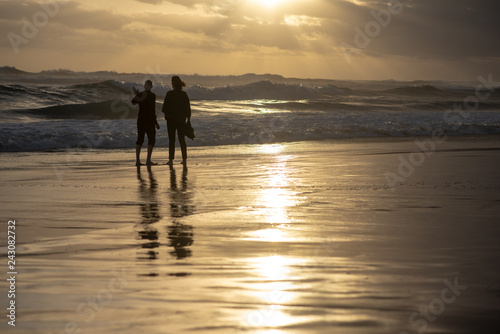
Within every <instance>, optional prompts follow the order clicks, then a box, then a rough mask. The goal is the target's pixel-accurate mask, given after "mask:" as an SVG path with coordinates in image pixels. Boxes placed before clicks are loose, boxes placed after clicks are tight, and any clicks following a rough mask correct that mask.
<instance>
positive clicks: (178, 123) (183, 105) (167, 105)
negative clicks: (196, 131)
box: [162, 75, 191, 166]
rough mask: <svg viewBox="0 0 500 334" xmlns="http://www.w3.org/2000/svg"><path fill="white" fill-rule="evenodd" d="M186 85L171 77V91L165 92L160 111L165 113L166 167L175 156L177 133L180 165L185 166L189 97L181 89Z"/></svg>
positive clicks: (189, 108) (189, 117)
mask: <svg viewBox="0 0 500 334" xmlns="http://www.w3.org/2000/svg"><path fill="white" fill-rule="evenodd" d="M184 87H186V84H185V83H184V82H183V81H182V80H181V78H179V77H178V76H176V75H175V76H173V77H172V88H173V89H172V90H170V91H168V92H167V95H166V96H165V101H164V103H163V108H162V111H163V113H165V119H166V121H167V130H168V148H169V150H168V162H167V164H168V165H172V164H173V160H174V156H175V132H176V131H177V134H178V137H179V143H180V144H181V152H182V164H183V165H184V166H186V159H187V147H186V138H185V133H184V130H185V128H186V121H189V120H190V119H191V105H190V103H189V97H188V95H187V94H186V92H184V91H183V90H182V89H183V88H184Z"/></svg>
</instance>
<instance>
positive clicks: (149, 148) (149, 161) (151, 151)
mask: <svg viewBox="0 0 500 334" xmlns="http://www.w3.org/2000/svg"><path fill="white" fill-rule="evenodd" d="M153 148H154V146H153V145H148V159H147V160H146V165H157V163H154V162H152V161H151V155H152V154H153Z"/></svg>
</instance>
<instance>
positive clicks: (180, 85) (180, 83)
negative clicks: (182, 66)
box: [172, 75, 186, 90]
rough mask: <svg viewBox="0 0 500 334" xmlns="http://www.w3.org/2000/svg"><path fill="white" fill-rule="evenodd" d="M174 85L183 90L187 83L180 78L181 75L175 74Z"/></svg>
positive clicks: (175, 87)
mask: <svg viewBox="0 0 500 334" xmlns="http://www.w3.org/2000/svg"><path fill="white" fill-rule="evenodd" d="M172 87H173V88H174V89H177V90H182V88H183V87H186V84H185V83H184V81H182V80H181V78H179V76H177V75H174V76H173V77H172Z"/></svg>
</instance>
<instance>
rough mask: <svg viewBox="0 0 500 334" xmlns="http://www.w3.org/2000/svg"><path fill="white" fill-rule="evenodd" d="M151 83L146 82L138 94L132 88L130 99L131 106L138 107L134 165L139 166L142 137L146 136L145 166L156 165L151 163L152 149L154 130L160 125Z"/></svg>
mask: <svg viewBox="0 0 500 334" xmlns="http://www.w3.org/2000/svg"><path fill="white" fill-rule="evenodd" d="M152 88H153V82H152V81H151V80H146V82H145V83H144V91H142V92H139V90H138V89H137V88H135V87H133V88H132V90H133V91H134V94H135V97H134V98H133V99H132V104H134V105H136V104H138V105H139V114H138V115H137V142H136V145H135V165H136V166H141V165H142V163H141V159H140V156H141V148H142V144H143V143H144V135H146V134H147V135H148V156H147V159H146V165H148V166H151V165H157V164H156V163H154V162H152V161H151V155H152V154H153V148H154V146H155V143H156V129H160V125H159V124H158V121H157V120H156V94H155V93H153V92H151V89H152Z"/></svg>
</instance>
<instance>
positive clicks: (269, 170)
mask: <svg viewBox="0 0 500 334" xmlns="http://www.w3.org/2000/svg"><path fill="white" fill-rule="evenodd" d="M425 140H426V139H425V138H422V139H418V141H419V142H420V145H417V143H416V142H415V139H408V138H407V139H401V140H337V141H318V142H301V143H289V144H273V145H247V146H221V147H193V148H189V152H188V153H189V155H190V157H189V169H188V170H187V171H185V170H183V168H182V166H181V165H175V166H174V167H173V169H170V168H169V167H168V166H165V165H161V166H154V167H152V168H147V167H141V168H140V169H139V170H138V169H136V168H135V167H134V166H133V159H134V152H133V150H132V149H130V150H111V151H108V150H98V151H87V152H44V153H3V154H0V171H1V173H0V182H1V190H0V201H1V208H2V209H1V210H2V215H1V219H2V224H1V226H2V227H1V230H0V246H1V248H0V250H1V252H0V254H1V257H2V258H3V259H2V261H0V264H1V265H0V272H2V277H3V279H2V280H1V283H0V303H1V309H2V311H1V312H2V317H1V319H2V320H1V323H0V330H1V332H2V333H57V334H60V333H96V334H100V333H103V334H104V333H107V334H109V333H120V334H128V333H134V334H135V333H148V334H149V333H202V334H203V333H223V334H226V333H227V334H229V333H234V334H240V333H265V334H289V333H290V334H291V333H294V334H295V333H299V334H300V333H370V334H373V333H389V334H392V333H394V334H407V333H483V334H484V333H499V332H500V324H499V322H498V316H499V315H500V268H499V263H500V261H499V260H500V220H499V217H500V173H499V170H500V168H499V167H500V139H499V138H498V137H489V138H475V137H465V138H453V139H448V140H446V141H445V142H443V143H439V144H436V143H434V144H436V145H435V147H433V146H432V145H431V143H430V142H429V141H427V142H424V144H422V141H425ZM427 140H429V139H427ZM177 153H178V154H179V153H180V152H177ZM154 158H156V159H155V160H157V161H158V162H163V163H164V162H165V161H166V158H167V153H166V151H165V150H164V149H161V148H160V149H158V150H156V151H155V156H154ZM178 162H179V160H178V161H177V163H178ZM396 181H397V182H396ZM9 220H15V221H16V227H15V237H16V244H15V246H16V249H15V251H16V255H15V256H16V257H15V261H16V263H15V270H16V272H17V274H16V275H15V298H10V297H8V292H9V289H10V288H11V284H10V283H11V282H8V281H7V280H6V278H9V277H10V276H9V275H7V274H6V273H7V272H9V271H10V270H9V268H8V267H7V261H8V258H7V256H8V254H7V251H8V249H7V240H8V239H7V238H8V236H7V233H8V221H9ZM12 300H14V301H15V306H16V310H15V316H16V318H15V325H16V326H15V327H13V326H11V325H9V324H8V321H11V320H9V318H8V317H7V315H8V314H9V312H10V311H9V310H6V308H7V307H8V306H9V305H10V304H9V303H10V302H11V301H12Z"/></svg>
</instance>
